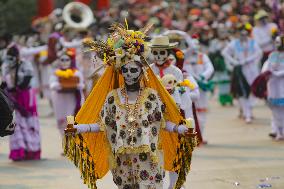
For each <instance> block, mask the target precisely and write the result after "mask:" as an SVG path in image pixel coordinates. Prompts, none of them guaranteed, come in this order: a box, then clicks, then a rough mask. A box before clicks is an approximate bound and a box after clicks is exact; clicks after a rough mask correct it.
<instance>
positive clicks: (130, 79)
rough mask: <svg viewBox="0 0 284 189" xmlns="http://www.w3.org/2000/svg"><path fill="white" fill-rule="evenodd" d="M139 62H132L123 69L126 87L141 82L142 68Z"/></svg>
mask: <svg viewBox="0 0 284 189" xmlns="http://www.w3.org/2000/svg"><path fill="white" fill-rule="evenodd" d="M138 64H139V63H137V62H134V61H133V62H130V63H128V64H126V65H124V66H122V68H121V72H122V76H123V78H124V81H125V83H126V85H128V86H131V85H134V84H136V83H137V82H139V80H140V76H141V73H142V68H141V67H140V66H139V65H138Z"/></svg>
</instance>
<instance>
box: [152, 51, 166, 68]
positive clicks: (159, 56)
mask: <svg viewBox="0 0 284 189" xmlns="http://www.w3.org/2000/svg"><path fill="white" fill-rule="evenodd" d="M152 54H153V55H154V60H155V62H156V63H157V64H158V65H160V66H161V65H163V64H164V63H165V62H166V60H167V58H168V56H169V55H168V51H167V49H153V50H152Z"/></svg>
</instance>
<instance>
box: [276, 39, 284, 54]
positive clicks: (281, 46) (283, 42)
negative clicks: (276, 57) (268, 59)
mask: <svg viewBox="0 0 284 189" xmlns="http://www.w3.org/2000/svg"><path fill="white" fill-rule="evenodd" d="M275 46H276V48H277V50H278V51H284V36H277V37H276V39H275Z"/></svg>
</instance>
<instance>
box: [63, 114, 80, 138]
mask: <svg viewBox="0 0 284 189" xmlns="http://www.w3.org/2000/svg"><path fill="white" fill-rule="evenodd" d="M66 120H67V128H66V129H64V132H65V134H69V133H76V132H77V129H76V128H74V122H75V121H74V116H67V117H66Z"/></svg>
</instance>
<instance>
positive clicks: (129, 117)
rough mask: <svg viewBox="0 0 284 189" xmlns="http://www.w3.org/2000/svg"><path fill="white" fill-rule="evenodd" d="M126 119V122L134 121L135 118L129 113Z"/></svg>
mask: <svg viewBox="0 0 284 189" xmlns="http://www.w3.org/2000/svg"><path fill="white" fill-rule="evenodd" d="M127 121H128V123H133V122H134V121H136V119H135V117H134V116H132V115H130V116H128V118H127Z"/></svg>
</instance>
